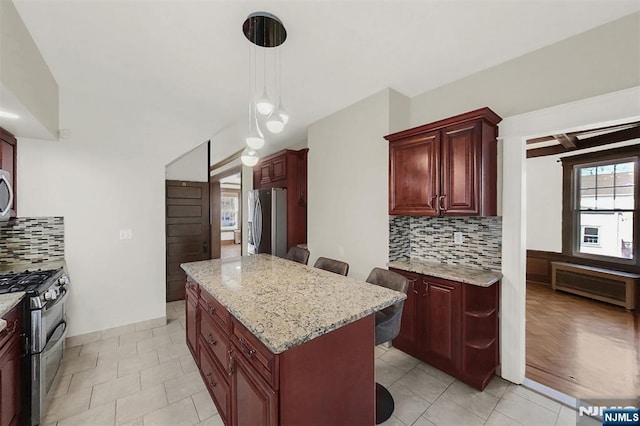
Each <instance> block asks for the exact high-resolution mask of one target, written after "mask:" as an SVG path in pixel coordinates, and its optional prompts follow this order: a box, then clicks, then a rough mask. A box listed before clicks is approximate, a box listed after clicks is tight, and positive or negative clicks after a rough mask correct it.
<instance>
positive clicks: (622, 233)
mask: <svg viewBox="0 0 640 426" xmlns="http://www.w3.org/2000/svg"><path fill="white" fill-rule="evenodd" d="M639 157H640V145H633V146H630V147H625V148H618V149H612V150H607V151H600V152H594V153H589V154H582V155H575V156H571V157H565V158H563V159H562V165H563V174H564V178H563V181H564V188H563V192H564V193H563V198H564V205H563V221H562V227H563V253H564V254H568V255H573V256H579V257H590V258H594V259H601V260H606V261H610V262H613V263H636V264H637V263H638V257H639V256H638V253H637V252H634V246H637V245H638V240H639V239H638V231H639V230H638V228H639V226H638V224H637V223H636V222H637V221H638V218H639V217H640V216H639V215H638V194H639V186H640V185H639V184H638V180H639V179H638V158H639ZM634 242H635V244H634Z"/></svg>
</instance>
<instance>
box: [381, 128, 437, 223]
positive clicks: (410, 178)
mask: <svg viewBox="0 0 640 426" xmlns="http://www.w3.org/2000/svg"><path fill="white" fill-rule="evenodd" d="M389 160H390V161H389V214H407V215H408V214H415V215H428V216H436V215H437V214H438V209H437V204H436V203H437V201H438V200H437V196H438V194H439V188H440V132H439V131H433V132H429V133H424V134H421V135H418V136H414V137H410V138H407V139H402V140H399V141H393V142H391V143H390V144H389Z"/></svg>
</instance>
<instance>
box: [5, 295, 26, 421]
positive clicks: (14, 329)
mask: <svg viewBox="0 0 640 426" xmlns="http://www.w3.org/2000/svg"><path fill="white" fill-rule="evenodd" d="M21 306H22V305H19V306H18V307H16V308H14V309H13V310H12V311H11V312H9V313H8V314H7V315H6V316H5V319H6V320H7V327H6V328H5V329H4V330H3V331H1V332H0V426H17V425H18V424H20V415H21V412H22V392H21V389H22V380H21V377H20V376H21V363H22V349H23V346H22V344H21V342H22V338H21V337H20V334H21V332H22V307H21Z"/></svg>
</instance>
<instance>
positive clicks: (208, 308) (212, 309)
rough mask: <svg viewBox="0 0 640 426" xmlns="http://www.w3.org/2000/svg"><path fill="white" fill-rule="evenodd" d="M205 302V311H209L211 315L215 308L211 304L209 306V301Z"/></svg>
mask: <svg viewBox="0 0 640 426" xmlns="http://www.w3.org/2000/svg"><path fill="white" fill-rule="evenodd" d="M205 303H206V304H207V311H209V313H210V314H211V315H213V313H214V312H215V311H216V308H214V307H213V306H211V303H209V302H205Z"/></svg>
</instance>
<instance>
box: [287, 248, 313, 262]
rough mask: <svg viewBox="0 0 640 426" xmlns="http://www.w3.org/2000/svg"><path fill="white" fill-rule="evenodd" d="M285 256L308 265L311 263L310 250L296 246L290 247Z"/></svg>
mask: <svg viewBox="0 0 640 426" xmlns="http://www.w3.org/2000/svg"><path fill="white" fill-rule="evenodd" d="M284 258H285V259H289V260H293V261H294V262H298V263H302V264H303V265H306V264H307V263H309V250H307V249H303V248H301V247H297V246H294V247H291V248H290V249H289V251H288V252H287V255H286V256H285V257H284Z"/></svg>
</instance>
